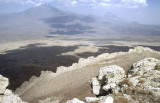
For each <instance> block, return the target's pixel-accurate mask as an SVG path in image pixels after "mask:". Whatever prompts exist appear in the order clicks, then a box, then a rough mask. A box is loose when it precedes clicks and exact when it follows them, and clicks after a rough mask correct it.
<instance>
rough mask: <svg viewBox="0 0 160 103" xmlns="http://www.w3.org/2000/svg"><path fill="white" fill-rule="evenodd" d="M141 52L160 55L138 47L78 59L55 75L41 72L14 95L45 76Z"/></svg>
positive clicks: (58, 71)
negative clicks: (126, 50)
mask: <svg viewBox="0 0 160 103" xmlns="http://www.w3.org/2000/svg"><path fill="white" fill-rule="evenodd" d="M143 51H151V52H153V53H158V54H160V52H157V51H154V50H152V49H150V48H147V47H141V46H138V47H135V48H134V49H130V50H129V51H128V52H115V53H111V54H109V53H104V54H101V55H99V56H97V57H93V56H91V57H88V58H87V59H84V58H80V59H79V61H78V63H73V65H72V66H70V67H64V66H60V67H58V68H57V71H56V73H53V72H51V71H42V72H41V75H40V77H35V76H32V77H31V79H30V80H29V81H26V82H24V83H23V84H22V85H21V87H20V88H17V90H16V93H17V94H18V95H21V94H23V93H24V92H26V91H27V90H28V89H29V88H30V87H31V86H32V85H34V84H35V83H36V82H38V81H40V80H41V78H42V79H43V77H46V76H47V75H52V76H53V77H56V76H58V75H60V74H62V73H64V72H68V71H72V70H74V69H79V68H82V67H85V66H87V65H92V64H94V63H97V62H101V61H103V60H106V59H111V58H114V57H115V56H119V55H124V54H126V53H127V54H130V53H134V52H135V53H142V52H143ZM109 62H112V61H109Z"/></svg>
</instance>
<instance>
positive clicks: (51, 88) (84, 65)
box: [15, 47, 160, 103]
mask: <svg viewBox="0 0 160 103" xmlns="http://www.w3.org/2000/svg"><path fill="white" fill-rule="evenodd" d="M147 57H154V58H157V59H160V53H159V52H156V51H153V50H151V49H149V48H143V47H136V48H134V49H130V50H129V52H119V53H112V54H108V53H106V54H102V55H99V56H97V57H95V58H94V57H89V58H87V59H80V60H79V62H78V63H74V64H73V65H72V66H70V67H58V68H57V72H56V73H53V72H50V71H46V72H41V76H40V77H35V76H33V77H32V78H31V79H30V80H29V81H26V82H24V83H23V84H22V86H21V87H19V88H18V89H17V90H16V91H15V93H16V94H18V95H19V96H20V97H21V98H22V100H24V101H27V102H31V103H37V102H38V101H39V100H45V99H47V98H50V100H51V101H54V100H55V99H56V100H59V101H60V102H62V103H64V102H66V101H67V100H70V99H73V98H79V99H80V100H84V98H85V97H94V95H93V94H92V92H91V87H90V85H89V83H88V81H89V80H90V79H91V78H93V77H96V76H97V75H98V73H99V68H101V67H104V66H108V65H117V66H120V67H122V68H124V71H125V72H126V73H127V71H128V70H129V69H130V68H131V67H132V64H133V63H135V62H137V61H139V60H142V59H144V58H147Z"/></svg>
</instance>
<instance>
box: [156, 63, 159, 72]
mask: <svg viewBox="0 0 160 103" xmlns="http://www.w3.org/2000/svg"><path fill="white" fill-rule="evenodd" d="M155 69H156V70H159V71H160V63H157V65H156V67H155Z"/></svg>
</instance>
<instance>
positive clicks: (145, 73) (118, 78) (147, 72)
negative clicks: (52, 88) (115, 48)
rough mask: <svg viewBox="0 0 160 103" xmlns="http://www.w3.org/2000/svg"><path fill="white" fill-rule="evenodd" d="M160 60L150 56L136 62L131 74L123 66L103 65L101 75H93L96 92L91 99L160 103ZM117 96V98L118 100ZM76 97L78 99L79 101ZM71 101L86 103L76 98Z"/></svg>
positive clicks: (89, 102)
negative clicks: (125, 72)
mask: <svg viewBox="0 0 160 103" xmlns="http://www.w3.org/2000/svg"><path fill="white" fill-rule="evenodd" d="M159 66H160V60H158V59H155V58H146V59H144V60H141V61H138V62H137V63H134V64H133V68H131V69H129V72H128V74H127V75H125V74H124V70H123V68H121V67H119V66H115V65H112V66H106V67H103V68H101V69H100V71H99V75H98V77H94V78H92V79H91V81H90V83H91V86H92V92H93V94H95V95H97V96H98V97H86V98H85V102H87V103H97V102H98V103H113V102H114V103H139V102H144V103H160V70H159ZM114 99H115V101H114ZM75 100H76V101H75ZM67 103H84V102H83V101H80V100H78V99H76V98H74V99H73V100H69V101H67Z"/></svg>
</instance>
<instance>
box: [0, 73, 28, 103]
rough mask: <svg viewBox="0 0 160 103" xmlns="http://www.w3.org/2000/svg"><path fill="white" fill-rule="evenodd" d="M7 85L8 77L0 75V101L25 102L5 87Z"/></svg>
mask: <svg viewBox="0 0 160 103" xmlns="http://www.w3.org/2000/svg"><path fill="white" fill-rule="evenodd" d="M8 85H9V81H8V78H5V77H3V76H2V75H0V103H27V102H23V101H22V100H21V98H20V97H18V95H15V94H13V93H12V91H11V90H9V89H6V88H7V86H8Z"/></svg>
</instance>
